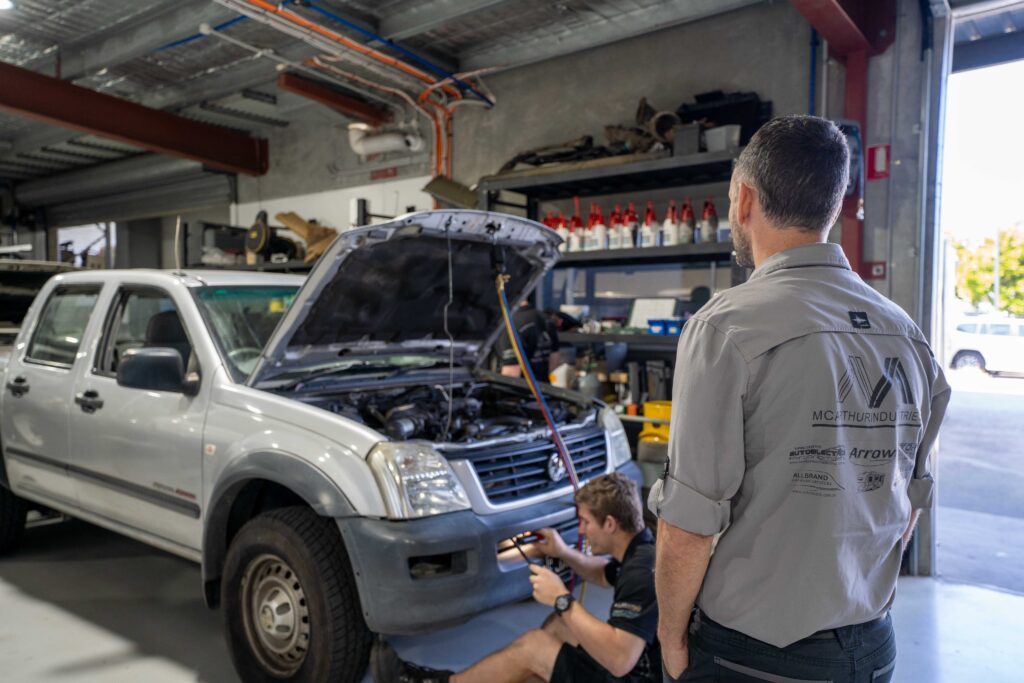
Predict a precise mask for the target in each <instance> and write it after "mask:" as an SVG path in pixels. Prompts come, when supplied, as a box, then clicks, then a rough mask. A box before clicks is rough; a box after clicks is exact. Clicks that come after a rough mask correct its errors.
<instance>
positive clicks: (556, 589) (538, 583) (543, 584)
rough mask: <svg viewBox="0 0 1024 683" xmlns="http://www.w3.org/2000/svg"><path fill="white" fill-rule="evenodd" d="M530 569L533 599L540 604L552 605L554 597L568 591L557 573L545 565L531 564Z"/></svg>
mask: <svg viewBox="0 0 1024 683" xmlns="http://www.w3.org/2000/svg"><path fill="white" fill-rule="evenodd" d="M530 571H531V572H533V576H531V577H530V583H532V584H533V599H534V600H536V601H537V602H539V603H540V604H542V605H547V606H548V607H554V606H555V598H557V597H558V596H559V595H565V594H566V593H568V592H569V589H568V588H566V587H565V584H564V583H562V579H561V578H559V576H558V574H556V573H554V572H553V571H551V570H550V569H548V568H547V567H538V566H537V565H535V564H531V565H530Z"/></svg>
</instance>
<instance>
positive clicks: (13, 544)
mask: <svg viewBox="0 0 1024 683" xmlns="http://www.w3.org/2000/svg"><path fill="white" fill-rule="evenodd" d="M2 466H3V465H2V463H0V467H2ZM27 514H28V508H27V507H26V506H25V501H23V500H22V499H21V498H18V497H17V496H16V495H14V494H13V493H12V492H11V490H10V489H8V488H6V487H4V486H2V485H0V555H6V554H7V553H9V552H11V551H13V550H14V549H15V548H17V547H18V544H19V543H20V542H21V537H22V535H23V534H24V533H25V517H26V515H27Z"/></svg>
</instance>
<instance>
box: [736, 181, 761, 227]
mask: <svg viewBox="0 0 1024 683" xmlns="http://www.w3.org/2000/svg"><path fill="white" fill-rule="evenodd" d="M737 190H738V192H737V195H736V218H737V220H739V222H740V225H747V224H748V223H749V222H750V214H751V213H753V211H754V201H755V200H756V199H757V190H755V189H754V188H753V187H751V186H750V185H748V184H746V183H745V182H743V181H742V180H740V181H739V182H738V183H737Z"/></svg>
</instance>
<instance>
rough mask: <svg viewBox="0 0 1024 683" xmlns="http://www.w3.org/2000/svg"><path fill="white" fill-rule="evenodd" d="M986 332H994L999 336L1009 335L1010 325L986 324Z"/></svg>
mask: <svg viewBox="0 0 1024 683" xmlns="http://www.w3.org/2000/svg"><path fill="white" fill-rule="evenodd" d="M988 333H989V334H995V335H998V336H1000V337H1009V336H1010V326H1009V325H989V326H988Z"/></svg>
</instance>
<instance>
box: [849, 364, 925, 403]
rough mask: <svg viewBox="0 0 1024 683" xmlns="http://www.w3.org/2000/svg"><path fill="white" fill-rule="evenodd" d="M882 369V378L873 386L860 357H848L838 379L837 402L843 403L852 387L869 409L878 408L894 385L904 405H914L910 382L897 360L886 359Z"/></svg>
mask: <svg viewBox="0 0 1024 683" xmlns="http://www.w3.org/2000/svg"><path fill="white" fill-rule="evenodd" d="M883 365H884V367H883V368H882V376H881V377H880V378H879V379H878V381H877V382H875V383H874V384H872V383H871V381H870V380H869V379H868V373H867V370H866V369H865V367H864V359H863V358H861V357H860V356H848V357H847V364H846V372H844V373H843V376H842V377H840V378H839V385H838V387H837V388H838V390H839V402H840V403H844V402H845V401H846V399H847V397H848V396H849V395H850V392H851V391H853V387H854V385H856V386H857V388H858V389H859V390H860V392H861V394H862V395H863V397H864V399H865V400H867V402H868V407H870V408H880V407H881V406H882V401H884V400H885V397H886V396H888V395H889V390H890V389H892V385H893V384H895V385H897V386H898V387H899V389H900V395H899V398H900V400H901V402H902V403H903V404H905V405H912V404H913V403H914V393H913V391H912V389H911V387H910V380H909V379H908V378H907V373H906V370H904V369H903V363H901V362H900V359H899V358H886V359H885V363H884V364H883Z"/></svg>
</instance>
